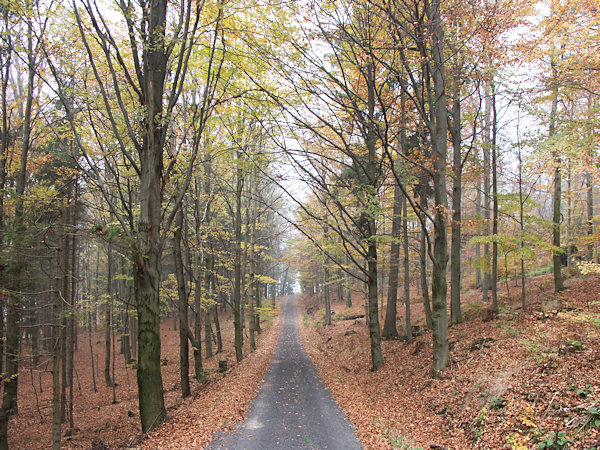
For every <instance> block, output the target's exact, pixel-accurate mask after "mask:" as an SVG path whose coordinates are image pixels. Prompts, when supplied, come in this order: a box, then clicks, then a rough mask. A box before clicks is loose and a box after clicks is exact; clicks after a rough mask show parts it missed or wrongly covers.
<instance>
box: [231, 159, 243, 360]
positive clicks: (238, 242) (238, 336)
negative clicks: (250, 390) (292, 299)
mask: <svg viewBox="0 0 600 450" xmlns="http://www.w3.org/2000/svg"><path fill="white" fill-rule="evenodd" d="M237 162H238V164H240V163H241V151H239V150H238V152H237ZM242 189H243V175H242V168H241V167H239V165H238V168H237V174H236V188H235V218H234V234H235V244H234V245H235V249H234V254H235V256H234V263H233V264H234V269H233V270H234V284H233V326H234V334H235V342H234V347H235V359H236V360H237V362H240V361H241V360H242V358H243V357H244V355H243V353H242V345H243V344H244V335H243V330H242V267H241V266H242Z"/></svg>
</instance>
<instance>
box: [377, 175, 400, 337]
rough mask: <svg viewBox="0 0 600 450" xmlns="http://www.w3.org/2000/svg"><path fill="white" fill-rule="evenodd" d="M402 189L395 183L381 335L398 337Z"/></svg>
mask: <svg viewBox="0 0 600 450" xmlns="http://www.w3.org/2000/svg"><path fill="white" fill-rule="evenodd" d="M402 202H403V196H402V191H401V190H400V186H399V185H398V183H395V185H394V205H393V210H392V245H391V248H390V274H389V276H388V295H387V307H386V311H385V321H384V323H383V332H382V333H381V337H382V338H385V339H397V338H398V337H399V335H398V329H397V328H396V313H397V311H396V308H397V302H398V267H399V259H400V233H401V231H402Z"/></svg>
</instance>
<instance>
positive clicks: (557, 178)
mask: <svg viewBox="0 0 600 450" xmlns="http://www.w3.org/2000/svg"><path fill="white" fill-rule="evenodd" d="M552 74H553V76H556V68H555V64H554V63H552ZM557 111H558V88H557V87H556V86H555V87H554V88H553V89H552V108H551V111H550V127H549V133H548V134H549V136H550V137H552V136H554V135H555V133H556V121H557ZM552 157H553V159H554V195H553V204H552V244H553V245H554V247H555V250H554V251H553V252H552V265H553V272H554V291H555V292H560V291H562V290H563V289H564V288H565V287H564V285H563V279H562V272H561V264H560V256H561V249H560V219H561V210H560V203H561V197H562V179H561V173H560V165H561V160H560V154H559V153H558V150H554V151H553V154H552Z"/></svg>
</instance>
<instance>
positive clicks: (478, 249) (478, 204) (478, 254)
mask: <svg viewBox="0 0 600 450" xmlns="http://www.w3.org/2000/svg"><path fill="white" fill-rule="evenodd" d="M481 189H482V186H481V177H479V176H478V177H477V194H476V195H475V216H476V217H477V220H481ZM475 261H476V265H475V288H476V289H481V288H482V287H483V286H482V281H481V244H480V243H479V242H478V243H477V244H475Z"/></svg>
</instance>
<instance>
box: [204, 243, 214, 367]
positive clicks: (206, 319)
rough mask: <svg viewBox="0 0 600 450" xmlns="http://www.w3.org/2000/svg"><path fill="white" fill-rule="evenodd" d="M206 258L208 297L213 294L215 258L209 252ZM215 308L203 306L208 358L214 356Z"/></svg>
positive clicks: (205, 278) (205, 279)
mask: <svg viewBox="0 0 600 450" xmlns="http://www.w3.org/2000/svg"><path fill="white" fill-rule="evenodd" d="M204 259H205V268H204V270H205V272H204V292H205V295H206V297H207V298H209V295H211V294H212V291H211V288H210V280H211V277H212V274H211V271H212V270H213V265H214V259H213V257H212V255H209V254H208V253H207V254H206V255H204ZM212 309H213V307H212V306H210V305H206V306H205V307H204V308H203V311H204V353H205V356H206V358H212V356H213V349H212V326H211V324H210V321H211V318H210V312H211V310H212Z"/></svg>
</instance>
